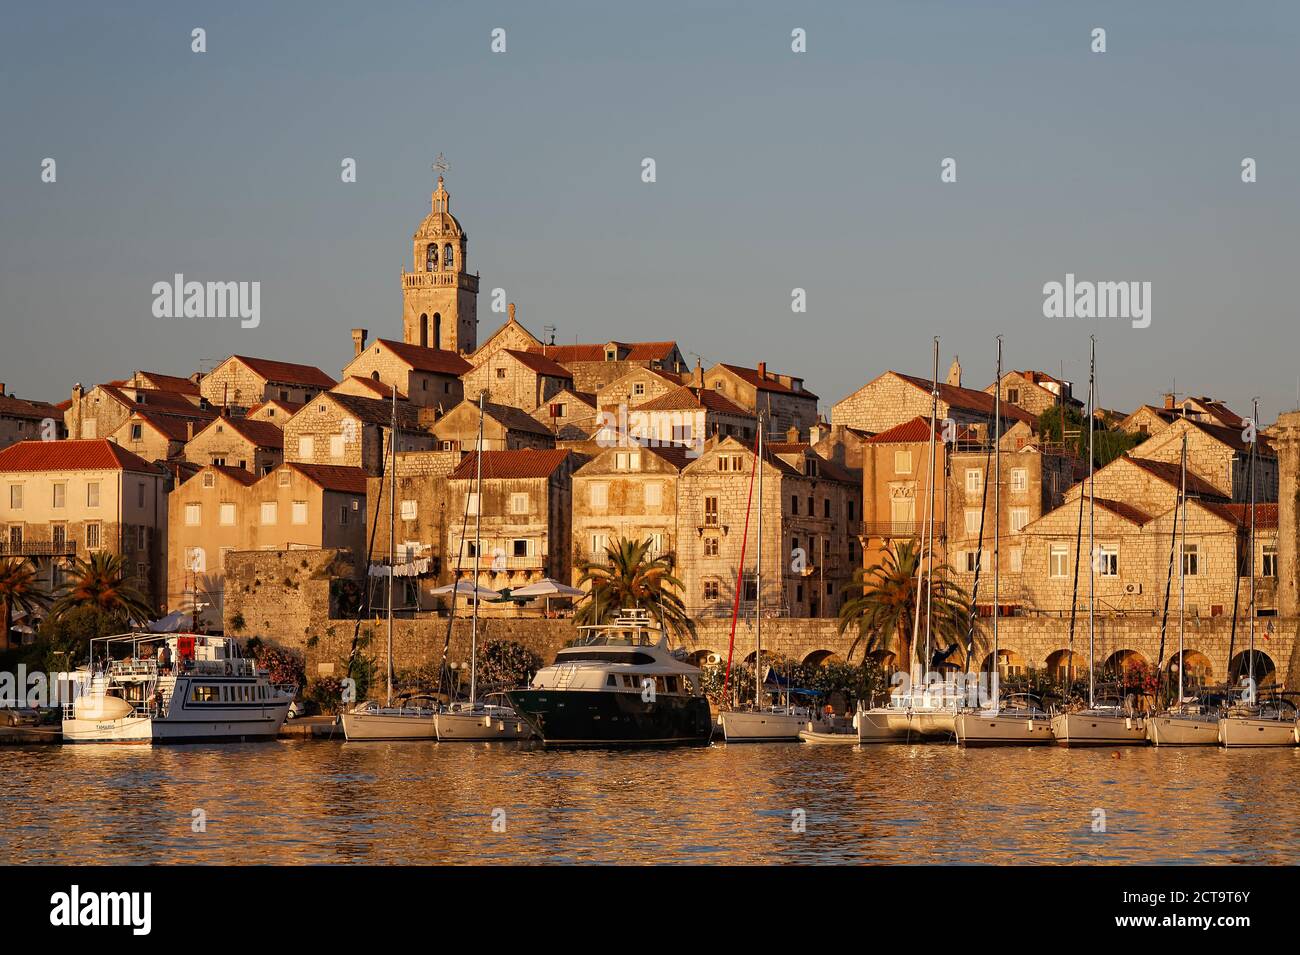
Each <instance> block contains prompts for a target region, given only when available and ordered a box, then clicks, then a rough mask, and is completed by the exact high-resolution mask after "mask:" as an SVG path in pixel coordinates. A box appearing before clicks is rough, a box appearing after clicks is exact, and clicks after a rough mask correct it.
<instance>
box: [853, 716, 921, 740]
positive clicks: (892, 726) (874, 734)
mask: <svg viewBox="0 0 1300 955" xmlns="http://www.w3.org/2000/svg"><path fill="white" fill-rule="evenodd" d="M854 722H855V723H857V726H858V742H859V743H904V742H906V741H907V738H908V735H909V724H908V720H907V714H906V713H903V712H900V711H898V710H889V709H876V710H859V711H858V713H857V715H856V716H855V717H854Z"/></svg>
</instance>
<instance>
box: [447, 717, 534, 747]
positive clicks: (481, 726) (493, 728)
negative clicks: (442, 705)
mask: <svg viewBox="0 0 1300 955" xmlns="http://www.w3.org/2000/svg"><path fill="white" fill-rule="evenodd" d="M437 728H438V739H439V741H441V742H444V743H448V742H456V741H459V740H471V741H473V740H491V739H527V738H528V737H530V736H532V735H533V734H532V730H530V729H529V728H528V724H527V723H525V722H524V721H523V720H521V719H520V718H519V717H518V716H516V715H515V714H514V713H513V712H509V713H503V712H497V711H495V710H493V711H483V710H478V711H474V710H469V711H466V712H463V713H439V714H438V717H437Z"/></svg>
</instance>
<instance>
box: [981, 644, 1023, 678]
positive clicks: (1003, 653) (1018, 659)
mask: <svg viewBox="0 0 1300 955" xmlns="http://www.w3.org/2000/svg"><path fill="white" fill-rule="evenodd" d="M992 668H993V654H992V653H989V654H988V655H987V656H985V657H984V662H983V663H982V664H981V665H980V670H981V671H983V672H984V673H989V672H990V671H991V670H992ZM1027 669H1028V666H1027V664H1026V662H1025V658H1024V657H1023V656H1021V655H1020V653H1019V652H1018V651H1016V650H1012V649H1010V648H1009V647H999V648H998V675H999V676H1000V677H1001V678H1002V679H1006V678H1007V677H1016V676H1024V675H1025V671H1026V670H1027Z"/></svg>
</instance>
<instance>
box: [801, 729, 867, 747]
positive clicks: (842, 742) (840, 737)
mask: <svg viewBox="0 0 1300 955" xmlns="http://www.w3.org/2000/svg"><path fill="white" fill-rule="evenodd" d="M799 738H800V739H801V740H803V741H804V742H805V743H816V744H817V745H820V746H857V745H858V734H857V732H856V731H853V730H849V731H847V732H834V731H823V730H810V729H805V730H800V731H799Z"/></svg>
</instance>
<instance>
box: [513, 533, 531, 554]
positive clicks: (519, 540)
mask: <svg viewBox="0 0 1300 955" xmlns="http://www.w3.org/2000/svg"><path fill="white" fill-rule="evenodd" d="M532 555H533V542H532V541H531V540H529V539H528V538H526V537H516V538H515V539H514V540H512V541H511V542H510V556H511V557H531V556H532Z"/></svg>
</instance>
